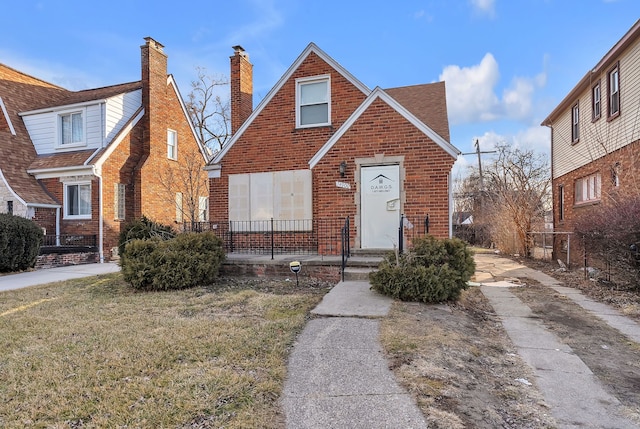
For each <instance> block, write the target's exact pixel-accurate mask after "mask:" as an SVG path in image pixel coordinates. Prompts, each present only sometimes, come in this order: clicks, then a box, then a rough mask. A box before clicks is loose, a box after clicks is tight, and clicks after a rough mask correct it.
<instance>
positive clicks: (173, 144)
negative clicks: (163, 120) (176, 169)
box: [167, 130, 178, 161]
mask: <svg viewBox="0 0 640 429" xmlns="http://www.w3.org/2000/svg"><path fill="white" fill-rule="evenodd" d="M167 158H169V159H173V160H174V161H175V160H177V159H178V133H177V132H176V131H174V130H167Z"/></svg>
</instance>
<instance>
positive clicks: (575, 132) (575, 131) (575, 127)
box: [571, 103, 580, 143]
mask: <svg viewBox="0 0 640 429" xmlns="http://www.w3.org/2000/svg"><path fill="white" fill-rule="evenodd" d="M578 140H580V105H579V104H578V103H576V104H574V105H573V107H572V108H571V141H572V142H573V143H576V142H577V141H578Z"/></svg>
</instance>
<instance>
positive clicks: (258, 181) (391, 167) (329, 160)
mask: <svg viewBox="0 0 640 429" xmlns="http://www.w3.org/2000/svg"><path fill="white" fill-rule="evenodd" d="M234 49H235V54H234V55H233V56H232V57H231V115H232V124H231V128H232V131H233V136H232V138H231V140H230V141H229V142H228V143H227V144H226V145H225V146H224V147H223V148H222V150H221V151H220V152H219V153H218V154H216V156H215V157H214V159H213V160H212V161H211V162H210V163H209V165H208V166H207V167H206V169H207V170H208V172H209V178H210V181H209V191H210V197H209V198H210V217H211V220H212V221H218V222H220V223H221V224H223V225H224V224H225V223H228V222H229V221H231V223H232V224H235V226H232V228H234V229H235V230H236V231H243V232H246V231H250V230H252V228H254V226H253V223H258V222H261V221H269V220H270V219H274V220H275V222H276V227H275V228H276V229H279V230H280V231H290V232H302V231H309V232H310V233H313V234H314V235H315V236H319V235H321V234H322V233H323V232H322V231H324V233H326V234H329V235H332V236H339V234H340V227H341V226H342V225H343V224H344V221H345V218H346V217H347V216H348V217H349V218H350V226H351V233H350V234H351V241H352V242H351V247H352V248H354V249H390V248H393V246H394V245H398V228H399V225H400V219H401V215H402V214H403V215H405V216H406V218H407V219H409V220H410V221H411V222H412V223H413V224H414V225H415V224H416V223H417V224H418V225H423V223H424V220H425V219H426V217H427V216H428V218H429V232H430V233H431V234H433V235H434V236H437V237H450V236H451V215H450V213H451V209H450V207H451V168H452V166H453V163H454V162H455V160H456V158H457V156H458V155H459V153H460V152H459V151H458V149H456V148H455V147H454V146H453V145H452V144H451V143H450V142H449V138H450V137H449V122H448V118H447V108H446V97H445V85H444V82H438V83H431V84H424V85H415V86H407V87H400V88H392V89H386V90H383V89H381V88H378V87H376V88H375V89H373V90H371V89H369V88H367V87H366V86H365V85H364V84H363V83H361V82H360V81H358V80H357V79H356V78H355V77H354V76H352V75H351V74H350V73H349V72H348V71H347V70H345V69H344V68H343V67H342V66H341V65H340V64H338V63H337V62H336V61H335V60H333V59H332V58H331V57H329V56H328V55H327V54H326V53H325V52H323V51H322V50H320V49H319V48H318V47H317V46H316V45H315V44H313V43H311V44H309V45H308V46H307V48H306V49H305V50H304V51H303V52H302V53H301V54H300V56H299V57H298V58H297V59H296V61H295V62H294V63H293V64H292V65H291V67H290V68H289V69H288V70H287V71H286V72H285V74H284V75H283V76H282V77H281V78H280V80H279V81H278V82H277V83H276V85H275V86H274V87H273V88H272V89H271V91H270V92H269V93H268V94H267V95H266V97H265V98H264V99H263V100H262V101H261V103H260V104H259V105H258V106H257V108H256V109H255V110H253V109H252V108H253V106H252V92H253V91H252V73H253V66H252V65H251V63H250V62H249V58H248V55H247V54H246V53H245V52H244V50H243V49H242V48H241V47H240V46H236V47H234ZM328 229H329V230H330V231H328V232H327V230H328ZM318 251H319V253H321V254H331V253H338V252H339V251H340V249H339V248H336V247H335V246H331V245H330V244H327V243H323V242H322V240H319V243H318Z"/></svg>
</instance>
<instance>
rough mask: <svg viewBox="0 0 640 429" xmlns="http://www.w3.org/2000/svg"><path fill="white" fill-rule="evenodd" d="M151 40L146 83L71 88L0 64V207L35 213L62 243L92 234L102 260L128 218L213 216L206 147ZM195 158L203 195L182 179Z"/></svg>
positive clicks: (146, 54)
mask: <svg viewBox="0 0 640 429" xmlns="http://www.w3.org/2000/svg"><path fill="white" fill-rule="evenodd" d="M145 40H146V43H145V44H144V45H143V46H141V51H142V56H141V58H142V80H140V81H137V82H131V83H124V84H120V85H114V86H109V87H105V88H98V89H90V90H84V91H68V90H66V89H64V88H60V87H58V86H55V85H52V84H50V83H47V82H44V81H42V80H40V79H37V78H34V77H31V76H28V75H26V74H24V73H21V72H19V71H17V70H14V69H12V68H10V67H7V66H5V65H3V64H0V212H5V213H6V212H11V213H13V214H16V215H20V216H24V217H27V218H31V219H34V220H35V221H36V222H38V223H39V224H40V225H41V226H42V227H43V228H44V229H45V230H46V234H48V235H55V236H57V237H58V240H57V242H58V243H59V244H66V243H67V242H69V243H71V242H72V241H73V240H71V241H68V239H69V236H74V235H77V236H79V235H96V236H97V243H96V244H97V245H98V248H99V257H100V260H101V261H104V260H109V259H111V258H112V257H113V256H114V254H113V252H114V251H115V249H117V242H118V235H119V233H120V228H121V226H122V225H123V223H124V222H126V221H129V220H132V219H134V218H138V217H140V216H142V215H144V216H147V217H148V218H150V219H153V220H155V221H158V222H162V223H167V224H169V223H170V224H175V223H176V222H178V223H179V222H182V220H183V218H184V219H189V220H190V218H191V216H190V214H191V213H193V212H194V211H195V212H196V215H195V217H196V219H195V220H204V219H205V217H206V214H207V212H208V207H207V204H208V202H207V198H208V188H207V176H206V172H204V170H202V167H203V166H204V165H205V162H206V155H205V154H206V152H205V151H204V149H203V147H202V145H201V144H200V141H199V140H198V137H197V133H196V132H195V129H194V127H193V124H192V123H191V120H190V118H189V115H188V113H187V110H186V108H185V105H184V102H183V100H182V98H181V96H180V93H179V91H178V88H177V86H176V82H175V80H174V79H173V77H172V76H171V75H167V56H166V55H165V54H164V52H163V46H162V45H161V44H160V43H158V42H156V41H155V40H153V39H151V38H145ZM189 163H195V164H196V168H195V169H194V171H195V174H194V175H193V177H192V178H195V179H196V180H195V181H194V182H195V183H196V184H197V185H196V187H195V189H197V192H192V191H189V190H187V187H186V185H184V184H182V181H181V177H184V176H185V175H186V174H188V173H187V172H188V168H192V167H187V165H188V164H189ZM192 189H193V187H192ZM189 197H193V198H192V199H193V200H195V201H196V203H195V204H196V205H198V207H195V209H194V204H190V203H189V201H188V200H189ZM60 237H62V238H60ZM65 237H66V238H65Z"/></svg>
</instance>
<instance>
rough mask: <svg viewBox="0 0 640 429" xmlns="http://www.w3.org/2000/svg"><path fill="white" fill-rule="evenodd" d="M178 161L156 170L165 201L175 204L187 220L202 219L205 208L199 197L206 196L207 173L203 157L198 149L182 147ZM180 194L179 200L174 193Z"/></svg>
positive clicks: (204, 214) (207, 194)
mask: <svg viewBox="0 0 640 429" xmlns="http://www.w3.org/2000/svg"><path fill="white" fill-rule="evenodd" d="M179 156H180V161H181V162H180V163H170V164H168V165H167V167H166V168H164V169H162V170H161V171H159V172H158V175H159V179H160V183H161V185H162V187H163V190H164V195H166V200H167V203H169V204H172V205H173V204H175V207H176V213H178V212H180V213H181V217H183V218H184V219H185V220H186V221H187V222H192V223H193V222H198V221H200V220H204V219H203V217H206V213H201V210H207V208H206V207H201V201H200V198H201V197H204V198H206V197H208V196H209V191H208V180H207V174H206V172H205V171H204V170H203V168H202V167H203V163H204V158H203V156H202V153H201V152H200V151H199V150H198V149H195V148H194V149H186V148H185V149H183V150H182V151H181V152H180V154H179ZM177 193H179V194H180V201H177V200H176V194H177Z"/></svg>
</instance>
